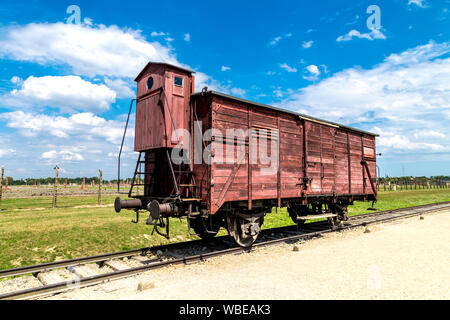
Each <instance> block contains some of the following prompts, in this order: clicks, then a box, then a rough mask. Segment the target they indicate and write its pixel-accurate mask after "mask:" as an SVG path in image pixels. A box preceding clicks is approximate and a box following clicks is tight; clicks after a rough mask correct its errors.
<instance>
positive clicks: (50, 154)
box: [41, 150, 84, 161]
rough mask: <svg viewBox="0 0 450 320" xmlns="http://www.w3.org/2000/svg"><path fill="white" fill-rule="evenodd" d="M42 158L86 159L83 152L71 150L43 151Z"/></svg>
mask: <svg viewBox="0 0 450 320" xmlns="http://www.w3.org/2000/svg"><path fill="white" fill-rule="evenodd" d="M41 158H42V159H47V160H56V159H59V160H63V161H82V160H84V158H83V156H82V155H81V154H78V153H75V152H72V151H70V150H61V151H56V150H50V151H47V152H44V153H42V155H41Z"/></svg>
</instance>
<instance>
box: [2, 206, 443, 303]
mask: <svg viewBox="0 0 450 320" xmlns="http://www.w3.org/2000/svg"><path fill="white" fill-rule="evenodd" d="M427 208H428V209H427ZM448 208H450V201H449V202H441V203H434V204H427V205H420V206H414V207H408V208H399V209H394V210H387V211H379V212H372V213H366V214H362V215H358V216H353V217H351V220H357V219H360V218H370V217H374V216H375V217H378V216H380V215H381V216H382V215H383V214H384V215H391V214H395V213H401V212H404V211H406V212H407V213H405V214H399V215H394V216H388V217H381V218H379V219H375V220H368V221H361V222H358V223H356V224H351V225H344V226H341V227H339V228H335V229H330V228H327V229H323V230H317V231H314V230H313V231H312V232H308V231H307V230H303V231H301V230H300V231H298V232H299V233H298V234H294V235H291V236H288V237H282V238H279V239H273V238H272V239H271V240H267V241H262V242H256V243H255V244H253V246H252V247H251V248H242V247H232V248H227V249H223V250H217V251H212V252H208V253H203V254H197V255H191V256H184V257H181V258H176V259H173V260H167V261H157V262H154V263H150V264H147V265H143V266H139V267H135V268H130V269H125V270H119V271H114V272H109V273H105V274H99V275H93V276H89V277H85V278H80V279H78V280H71V281H65V282H59V283H54V284H49V285H44V286H41V287H35V288H29V289H23V290H19V291H14V292H9V293H5V294H0V300H3V299H24V298H36V297H40V296H42V295H48V294H52V293H61V292H63V291H66V290H70V289H75V288H81V287H85V286H89V285H94V284H99V283H102V282H104V281H108V280H115V279H119V278H124V277H128V276H131V275H135V274H139V273H142V272H144V271H148V270H152V269H156V268H161V267H164V266H168V265H176V264H186V263H192V262H196V261H203V260H206V259H208V258H211V257H215V256H220V255H226V254H231V253H240V252H250V251H251V250H253V249H254V248H258V247H266V246H270V245H274V244H278V243H281V242H289V241H296V240H300V239H307V238H313V237H317V236H319V235H322V234H326V233H332V232H336V231H344V230H349V229H353V228H357V227H361V226H366V225H369V224H375V223H381V222H387V221H393V220H396V219H404V218H408V217H413V216H416V215H420V214H424V213H431V212H435V211H440V210H444V209H448ZM411 211H412V212H411ZM354 217H357V219H353V218H354ZM275 229H283V227H281V228H275ZM264 231H266V232H273V231H274V229H265V230H264ZM280 231H281V232H283V231H282V230H280ZM305 231H306V232H305ZM285 232H286V233H288V234H292V231H288V230H286V231H285ZM219 238H226V236H223V237H219ZM219 238H216V239H219ZM193 242H201V240H195V241H190V242H183V243H177V244H169V245H161V246H155V247H148V248H142V249H136V250H128V251H122V252H116V253H111V254H104V255H97V256H92V257H85V258H80V259H73V260H66V261H59V262H54V263H47V264H42V265H36V266H30V267H22V268H16V269H10V270H3V271H2V272H3V273H7V272H12V271H13V270H16V272H22V271H25V270H28V271H27V272H26V273H30V272H31V271H29V270H31V269H32V268H35V270H36V271H34V272H38V271H42V270H47V269H48V267H47V269H46V268H45V266H50V267H51V269H54V268H55V267H54V266H56V265H57V267H58V268H59V267H64V266H73V265H76V264H83V263H87V262H98V261H106V260H108V259H111V258H112V257H113V258H120V257H129V256H133V255H136V254H139V253H142V252H145V251H148V250H152V251H153V250H156V249H157V248H164V247H167V246H171V245H180V244H187V243H193ZM105 258H106V259H105ZM63 264H64V265H63ZM52 266H53V267H52ZM11 274H12V273H11ZM20 274H23V273H20ZM16 275H17V273H16Z"/></svg>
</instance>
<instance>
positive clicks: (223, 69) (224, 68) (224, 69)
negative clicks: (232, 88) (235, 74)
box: [220, 66, 231, 71]
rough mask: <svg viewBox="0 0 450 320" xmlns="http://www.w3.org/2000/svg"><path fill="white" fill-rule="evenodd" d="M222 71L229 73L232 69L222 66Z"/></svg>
mask: <svg viewBox="0 0 450 320" xmlns="http://www.w3.org/2000/svg"><path fill="white" fill-rule="evenodd" d="M220 70H222V71H228V70H231V68H230V67H226V66H222V68H220Z"/></svg>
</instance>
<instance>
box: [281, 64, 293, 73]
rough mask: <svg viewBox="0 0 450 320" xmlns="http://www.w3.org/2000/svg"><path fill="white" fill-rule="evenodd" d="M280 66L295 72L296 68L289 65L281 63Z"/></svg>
mask: <svg viewBox="0 0 450 320" xmlns="http://www.w3.org/2000/svg"><path fill="white" fill-rule="evenodd" d="M280 68H283V69H284V70H286V71H287V72H297V68H294V67H291V66H289V65H288V64H286V63H282V64H280Z"/></svg>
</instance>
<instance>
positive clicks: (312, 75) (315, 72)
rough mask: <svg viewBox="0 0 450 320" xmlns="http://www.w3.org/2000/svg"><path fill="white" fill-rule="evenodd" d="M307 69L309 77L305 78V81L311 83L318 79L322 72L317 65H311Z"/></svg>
mask: <svg viewBox="0 0 450 320" xmlns="http://www.w3.org/2000/svg"><path fill="white" fill-rule="evenodd" d="M305 69H306V71H308V75H306V76H303V79H306V80H310V81H313V80H317V79H318V77H319V75H320V70H319V68H318V67H317V66H316V65H314V64H311V65H309V66H307V67H306V68H305Z"/></svg>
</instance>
